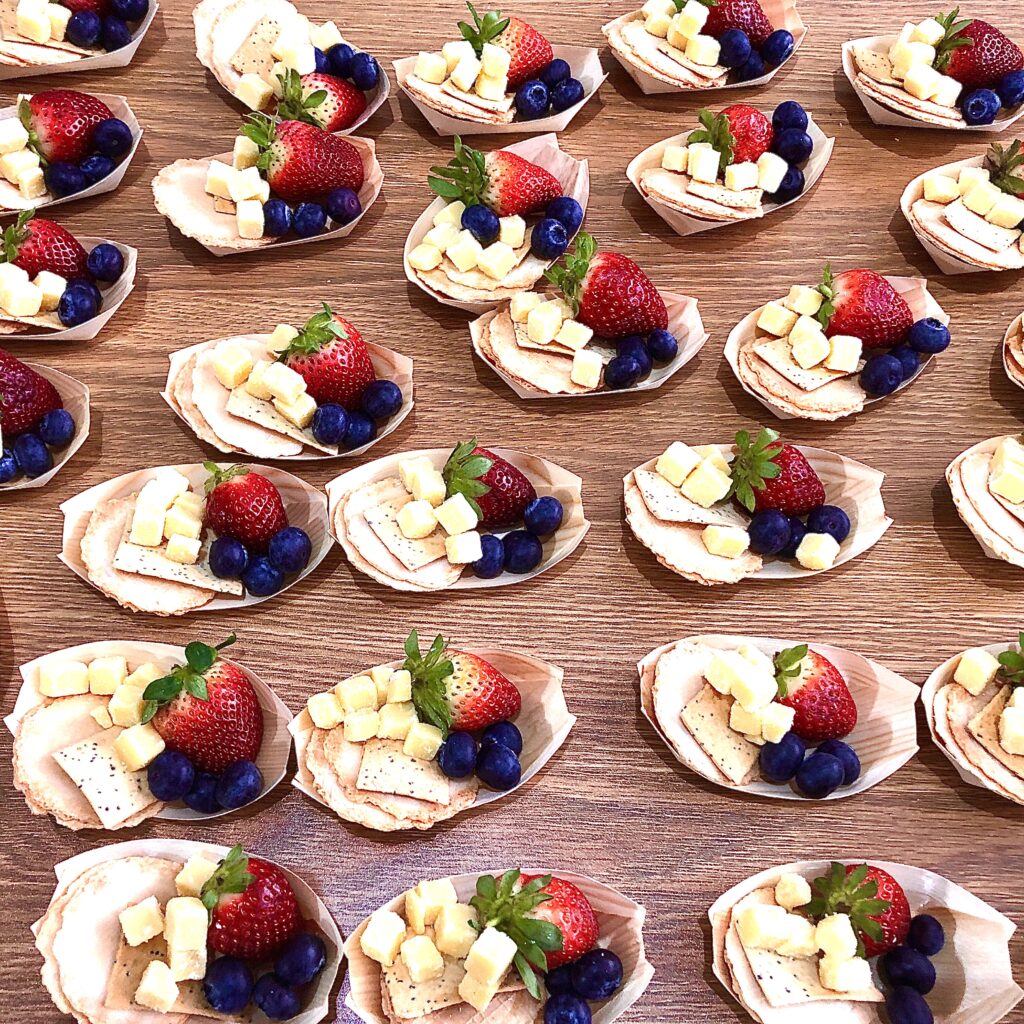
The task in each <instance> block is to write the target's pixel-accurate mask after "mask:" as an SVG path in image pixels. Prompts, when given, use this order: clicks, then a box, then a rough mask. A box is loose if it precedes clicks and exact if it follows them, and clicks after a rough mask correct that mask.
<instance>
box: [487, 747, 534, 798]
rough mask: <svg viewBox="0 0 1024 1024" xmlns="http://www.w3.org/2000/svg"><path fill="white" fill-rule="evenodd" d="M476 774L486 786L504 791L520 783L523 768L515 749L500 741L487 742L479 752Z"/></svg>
mask: <svg viewBox="0 0 1024 1024" xmlns="http://www.w3.org/2000/svg"><path fill="white" fill-rule="evenodd" d="M476 774H477V777H478V778H479V779H480V781H481V782H482V783H483V784H484V785H485V786H490V788H491V789H497V790H500V791H502V792H504V791H505V790H507V789H511V788H512V787H513V786H518V785H519V780H520V779H521V778H522V775H523V769H522V766H521V765H520V764H519V758H518V756H517V755H516V752H515V751H514V750H509V749H508V747H504V746H502V745H501V744H500V743H485V744H484V745H483V746H482V747H481V748H480V753H479V754H477V758H476Z"/></svg>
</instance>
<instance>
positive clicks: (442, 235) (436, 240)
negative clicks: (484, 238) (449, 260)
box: [423, 224, 459, 252]
mask: <svg viewBox="0 0 1024 1024" xmlns="http://www.w3.org/2000/svg"><path fill="white" fill-rule="evenodd" d="M458 237H459V229H458V228H457V227H456V226H455V225H454V224H438V225H436V226H435V227H432V228H431V229H430V230H429V231H428V232H427V233H426V234H425V235H424V236H423V244H424V245H433V246H436V247H437V248H438V249H440V250H441V252H444V251H445V249H447V248H448V246H449V245H451V244H452V242H454V241H455V239H456V238H458Z"/></svg>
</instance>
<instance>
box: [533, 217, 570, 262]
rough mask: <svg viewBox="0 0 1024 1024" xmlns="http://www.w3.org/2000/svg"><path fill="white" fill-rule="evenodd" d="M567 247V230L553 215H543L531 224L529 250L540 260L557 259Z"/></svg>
mask: <svg viewBox="0 0 1024 1024" xmlns="http://www.w3.org/2000/svg"><path fill="white" fill-rule="evenodd" d="M568 248H569V232H568V231H566V230H565V225H564V224H563V223H562V222H561V221H560V220H555V218H554V217H545V218H544V219H543V220H542V221H538V222H537V223H536V224H534V226H533V231H532V232H531V233H530V251H531V252H532V253H533V255H534V256H536V257H537V258H538V259H541V260H557V259H558V258H559V257H561V256H562V254H563V253H564V252H565V250H566V249H568Z"/></svg>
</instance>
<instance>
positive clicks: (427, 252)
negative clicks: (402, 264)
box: [409, 242, 444, 273]
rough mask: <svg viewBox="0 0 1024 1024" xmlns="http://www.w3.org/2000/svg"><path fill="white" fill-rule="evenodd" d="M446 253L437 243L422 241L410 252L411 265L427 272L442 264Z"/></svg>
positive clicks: (414, 268) (415, 268)
mask: <svg viewBox="0 0 1024 1024" xmlns="http://www.w3.org/2000/svg"><path fill="white" fill-rule="evenodd" d="M443 258H444V253H442V252H441V250H440V249H438V247H437V246H436V245H431V244H430V243H429V242H421V243H420V244H419V245H417V246H415V248H413V249H412V250H410V252H409V266H410V267H412V268H413V270H422V271H423V272H424V273H427V272H429V271H431V270H434V269H436V268H437V267H439V266H440V265H441V260H442V259H443Z"/></svg>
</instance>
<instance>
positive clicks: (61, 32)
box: [46, 3, 72, 43]
mask: <svg viewBox="0 0 1024 1024" xmlns="http://www.w3.org/2000/svg"><path fill="white" fill-rule="evenodd" d="M71 14H72V11H71V8H70V7H65V6H64V5H63V4H56V3H48V4H47V5H46V16H47V17H48V18H49V19H50V39H51V40H52V41H53V42H56V43H62V42H64V38H65V37H66V36H67V33H68V22H69V21H70V20H71Z"/></svg>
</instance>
